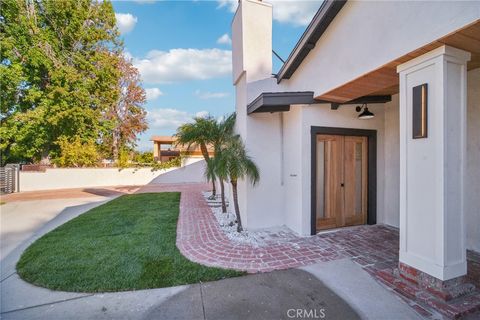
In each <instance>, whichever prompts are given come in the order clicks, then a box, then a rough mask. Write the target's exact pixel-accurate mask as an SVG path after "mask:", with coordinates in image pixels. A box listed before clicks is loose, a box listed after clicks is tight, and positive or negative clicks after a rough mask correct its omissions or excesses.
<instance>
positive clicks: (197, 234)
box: [177, 189, 398, 273]
mask: <svg viewBox="0 0 480 320" xmlns="http://www.w3.org/2000/svg"><path fill="white" fill-rule="evenodd" d="M180 211H181V213H180V218H179V221H178V229H177V247H178V248H179V249H180V251H181V252H182V254H183V255H185V256H186V257H187V258H189V259H190V260H192V261H195V262H198V263H201V264H204V265H208V266H215V267H223V268H233V269H237V270H243V271H247V272H250V273H254V272H268V271H272V270H280V269H287V268H294V267H299V266H303V265H308V264H313V263H317V262H325V261H330V260H336V259H341V258H345V257H349V258H352V259H353V261H355V262H356V263H358V264H359V265H361V266H362V267H364V268H374V269H379V270H381V269H385V268H388V267H392V266H394V265H396V264H397V263H398V233H397V231H396V230H395V229H393V228H388V227H385V226H380V225H376V226H358V227H352V228H346V229H344V230H340V231H337V232H331V233H324V234H322V235H318V236H315V237H296V238H294V239H292V240H291V241H290V242H288V243H280V244H279V243H276V242H275V241H271V240H267V246H262V247H253V246H251V245H247V244H241V243H236V242H232V241H231V240H229V239H228V238H227V236H226V235H225V234H224V233H223V231H222V230H221V229H220V227H219V226H218V223H217V221H216V220H215V217H214V216H213V214H212V212H211V210H210V208H209V207H208V206H207V204H206V202H205V200H204V198H203V196H202V195H201V192H200V190H198V189H197V190H195V189H193V190H185V191H184V193H183V194H182V199H181V204H180ZM268 242H270V243H268Z"/></svg>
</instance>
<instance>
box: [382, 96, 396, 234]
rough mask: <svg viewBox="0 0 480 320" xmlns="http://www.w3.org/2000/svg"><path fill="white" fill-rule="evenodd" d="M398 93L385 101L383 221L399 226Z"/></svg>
mask: <svg viewBox="0 0 480 320" xmlns="http://www.w3.org/2000/svg"><path fill="white" fill-rule="evenodd" d="M398 108H399V106H398V94H396V95H394V96H392V101H391V102H388V103H385V148H384V154H385V182H384V184H385V206H384V209H383V211H384V212H383V218H384V219H383V223H385V224H388V225H391V226H394V227H399V224H400V220H399V213H400V211H399V210H400V207H399V205H400V202H399V201H400V200H399V193H400V123H399V109H398Z"/></svg>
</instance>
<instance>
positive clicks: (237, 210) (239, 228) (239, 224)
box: [230, 180, 243, 232]
mask: <svg viewBox="0 0 480 320" xmlns="http://www.w3.org/2000/svg"><path fill="white" fill-rule="evenodd" d="M230 182H231V183H232V191H233V203H234V205H235V214H236V215H237V232H242V231H243V227H242V219H241V218H240V208H239V207H238V194H237V180H232V181H230Z"/></svg>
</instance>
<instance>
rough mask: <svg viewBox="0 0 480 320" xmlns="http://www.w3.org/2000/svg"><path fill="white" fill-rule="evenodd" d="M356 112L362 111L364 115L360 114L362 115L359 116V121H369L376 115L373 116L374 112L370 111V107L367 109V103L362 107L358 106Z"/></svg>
mask: <svg viewBox="0 0 480 320" xmlns="http://www.w3.org/2000/svg"><path fill="white" fill-rule="evenodd" d="M362 109H363V111H362ZM355 110H356V111H357V112H360V111H362V113H360V114H359V115H358V119H361V120H367V119H372V118H373V117H375V114H373V113H372V112H370V111H369V110H368V107H367V104H366V103H364V104H362V105H361V106H357V107H356V108H355Z"/></svg>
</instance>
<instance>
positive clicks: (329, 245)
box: [2, 183, 480, 319]
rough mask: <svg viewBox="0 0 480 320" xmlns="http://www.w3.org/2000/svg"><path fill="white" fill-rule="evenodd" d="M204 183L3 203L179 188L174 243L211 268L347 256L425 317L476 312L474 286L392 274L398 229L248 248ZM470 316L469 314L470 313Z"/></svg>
mask: <svg viewBox="0 0 480 320" xmlns="http://www.w3.org/2000/svg"><path fill="white" fill-rule="evenodd" d="M208 188H209V185H207V184H201V183H199V184H191V183H190V184H150V185H146V186H142V187H139V186H124V187H105V188H89V189H70V190H54V191H43V192H32V193H27V192H25V193H20V194H12V195H8V196H7V199H5V198H4V197H2V200H3V199H5V200H7V201H25V200H33V199H35V200H37V199H52V198H64V197H84V196H85V195H89V194H90V195H105V196H110V195H120V194H130V193H142V192H168V191H178V192H181V193H182V195H181V200H180V216H179V220H178V225H177V247H178V248H179V250H180V251H181V252H182V254H183V255H184V256H186V257H187V258H188V259H190V260H192V261H195V262H198V263H201V264H204V265H207V266H214V267H223V268H233V269H238V270H244V271H247V272H250V273H254V272H268V271H272V270H280V269H287V268H294V267H299V266H303V265H308V264H313V263H317V262H326V261H331V260H336V259H341V258H350V259H351V260H352V261H354V262H355V263H357V264H358V265H359V266H361V267H362V268H363V269H364V270H365V271H366V272H368V273H369V274H370V275H371V276H372V277H374V278H375V279H376V280H377V281H378V282H380V283H381V284H383V285H384V286H385V287H386V288H387V289H389V290H391V291H392V292H394V293H395V294H397V295H398V296H399V297H400V298H401V299H403V300H404V301H405V302H406V303H407V304H409V305H410V306H411V307H412V308H414V309H415V310H416V311H417V312H418V313H420V314H422V315H423V316H424V317H426V318H432V319H433V318H435V319H437V318H439V317H442V316H445V317H448V318H458V317H460V316H463V315H465V314H468V313H472V312H476V311H480V290H477V291H475V292H474V293H473V294H469V295H468V296H465V297H461V298H457V299H454V300H451V301H448V302H445V301H440V300H438V299H436V298H435V297H433V296H432V295H431V294H429V293H428V292H425V291H423V290H421V289H419V288H418V287H416V286H414V285H412V284H410V283H408V282H406V281H403V280H401V279H399V278H398V277H396V276H395V274H394V271H395V269H396V268H397V266H398V250H399V235H398V230H397V229H395V228H392V227H387V226H383V225H373V226H356V227H351V228H344V229H342V230H339V231H335V232H330V233H323V234H319V235H316V236H312V237H293V238H292V239H290V241H282V242H281V243H276V242H275V241H273V240H271V239H270V240H266V242H267V245H266V246H261V247H253V246H250V245H246V244H240V243H236V242H232V241H231V240H230V239H228V238H227V236H226V235H225V234H224V233H223V231H222V230H221V229H220V227H219V225H218V223H217V221H216V219H215V217H214V215H213V213H212V212H211V210H210V208H209V207H208V205H207V203H206V201H205V199H204V198H203V195H202V191H205V190H208ZM467 256H468V277H469V278H470V281H471V282H473V283H474V284H476V285H477V288H480V255H479V254H476V253H473V252H469V253H468V255H467ZM474 317H475V316H474Z"/></svg>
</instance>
